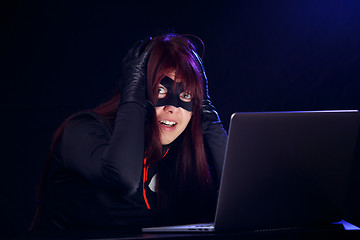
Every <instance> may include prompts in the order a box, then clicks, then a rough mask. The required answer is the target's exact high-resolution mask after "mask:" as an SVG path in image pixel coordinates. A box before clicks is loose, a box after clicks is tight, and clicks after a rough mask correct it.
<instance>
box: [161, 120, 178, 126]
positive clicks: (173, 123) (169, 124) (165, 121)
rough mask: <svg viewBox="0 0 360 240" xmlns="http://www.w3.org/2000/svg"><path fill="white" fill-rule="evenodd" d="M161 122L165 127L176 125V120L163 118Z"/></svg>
mask: <svg viewBox="0 0 360 240" xmlns="http://www.w3.org/2000/svg"><path fill="white" fill-rule="evenodd" d="M160 123H161V124H162V125H164V126H165V127H174V126H175V125H176V122H173V121H168V120H161V121H160Z"/></svg>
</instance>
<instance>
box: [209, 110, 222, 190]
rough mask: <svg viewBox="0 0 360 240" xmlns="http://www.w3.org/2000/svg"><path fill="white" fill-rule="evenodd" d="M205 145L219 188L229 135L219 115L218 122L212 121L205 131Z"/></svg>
mask: <svg viewBox="0 0 360 240" xmlns="http://www.w3.org/2000/svg"><path fill="white" fill-rule="evenodd" d="M203 137H204V145H205V150H206V154H207V158H208V161H209V163H210V166H211V170H212V174H213V178H215V179H214V181H215V183H216V186H217V187H219V185H220V180H221V174H222V169H223V165H224V157H225V149H226V143H227V133H226V131H225V129H224V127H223V125H222V123H221V121H220V118H219V116H218V115H217V121H212V122H210V121H209V123H208V124H207V126H206V128H204V129H203Z"/></svg>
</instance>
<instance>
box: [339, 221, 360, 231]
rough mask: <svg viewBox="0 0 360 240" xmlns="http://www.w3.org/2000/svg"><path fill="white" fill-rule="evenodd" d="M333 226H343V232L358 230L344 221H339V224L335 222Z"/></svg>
mask: <svg viewBox="0 0 360 240" xmlns="http://www.w3.org/2000/svg"><path fill="white" fill-rule="evenodd" d="M334 224H342V225H343V226H344V229H345V230H360V228H359V227H357V226H355V225H353V224H351V223H349V222H347V221H345V220H341V221H340V222H336V223H334Z"/></svg>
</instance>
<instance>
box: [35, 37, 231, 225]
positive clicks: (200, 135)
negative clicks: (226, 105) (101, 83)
mask: <svg viewBox="0 0 360 240" xmlns="http://www.w3.org/2000/svg"><path fill="white" fill-rule="evenodd" d="M195 50H196V49H195V47H194V45H193V44H192V42H191V41H190V40H189V39H188V38H187V37H184V36H179V35H175V34H168V35H163V36H159V37H156V38H154V39H153V40H151V39H148V40H147V41H144V42H142V41H141V42H139V43H137V44H136V45H135V47H133V48H132V49H130V50H129V52H128V54H127V56H126V57H125V58H124V60H123V63H122V76H121V79H120V88H119V94H116V95H115V97H113V98H112V99H111V100H110V101H108V102H106V103H104V104H103V105H101V106H99V107H97V108H95V109H92V110H90V111H84V112H80V113H77V114H74V115H72V116H71V117H69V118H68V119H67V120H66V121H65V122H64V123H63V124H62V125H61V126H60V128H59V129H58V130H57V131H56V133H55V137H54V141H53V144H52V150H51V152H50V157H49V160H48V162H47V165H46V168H45V171H44V177H43V181H42V182H43V183H42V184H41V186H40V190H39V205H38V208H37V213H36V217H35V221H34V226H39V227H40V228H41V229H45V230H60V231H71V230H89V229H92V230H94V229H103V230H108V229H121V228H132V227H135V228H137V227H144V226H154V225H159V224H180V223H193V222H198V221H204V220H207V221H211V220H212V219H213V217H214V209H215V203H216V191H217V188H218V184H219V179H220V172H221V169H222V160H223V154H224V149H225V143H226V133H225V131H224V129H223V127H222V125H221V122H220V120H219V118H218V115H217V113H216V111H215V109H214V107H213V106H212V105H211V102H210V100H209V96H208V91H207V79H206V75H205V72H204V71H203V65H202V62H201V59H200V58H199V56H198V55H197V53H196V51H195Z"/></svg>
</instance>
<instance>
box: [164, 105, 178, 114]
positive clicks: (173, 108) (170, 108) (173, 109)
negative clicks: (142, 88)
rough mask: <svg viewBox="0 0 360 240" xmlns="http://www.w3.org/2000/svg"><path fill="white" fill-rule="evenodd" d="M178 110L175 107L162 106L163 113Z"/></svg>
mask: <svg viewBox="0 0 360 240" xmlns="http://www.w3.org/2000/svg"><path fill="white" fill-rule="evenodd" d="M177 110H178V108H177V107H175V106H173V105H166V106H164V111H165V112H171V113H174V112H176V111H177Z"/></svg>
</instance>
